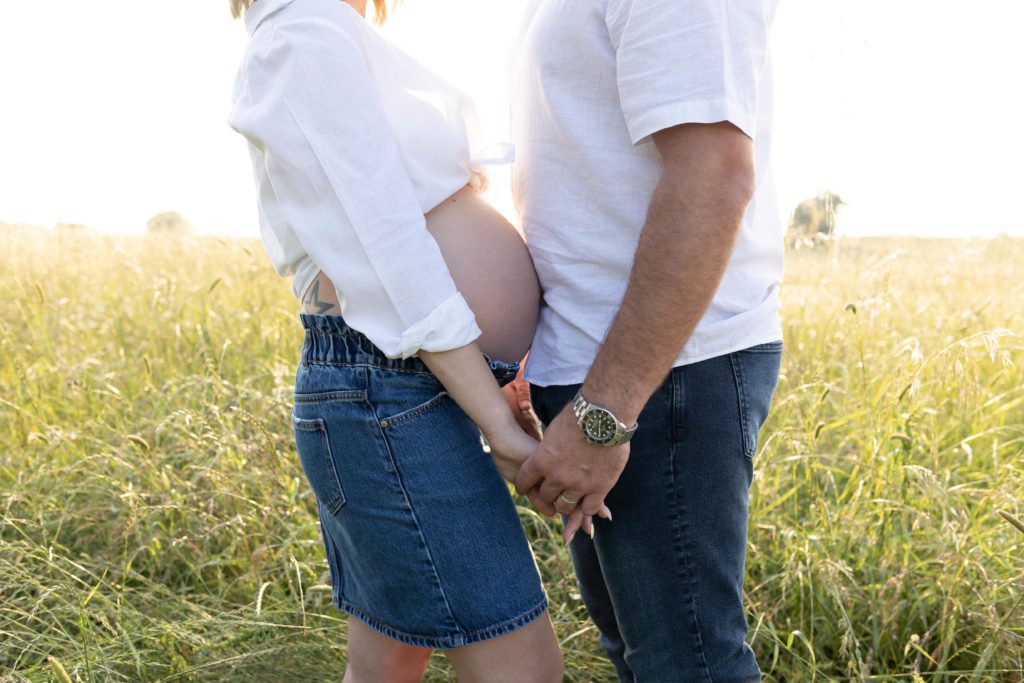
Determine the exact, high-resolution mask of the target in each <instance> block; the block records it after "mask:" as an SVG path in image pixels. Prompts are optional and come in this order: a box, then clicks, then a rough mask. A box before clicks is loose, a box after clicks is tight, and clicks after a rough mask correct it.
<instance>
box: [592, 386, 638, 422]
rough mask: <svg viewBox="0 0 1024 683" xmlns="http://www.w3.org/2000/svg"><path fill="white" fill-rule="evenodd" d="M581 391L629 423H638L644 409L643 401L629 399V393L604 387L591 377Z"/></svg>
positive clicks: (593, 401) (595, 402)
mask: <svg viewBox="0 0 1024 683" xmlns="http://www.w3.org/2000/svg"><path fill="white" fill-rule="evenodd" d="M580 393H581V394H583V397H584V398H585V399H586V400H587V401H588V402H589V403H594V404H597V405H599V406H601V407H602V408H606V409H607V410H609V411H611V412H612V413H614V414H615V417H617V418H618V419H619V420H621V421H622V422H624V423H626V424H627V425H633V424H636V422H637V419H638V418H639V417H640V412H641V411H642V410H643V403H640V402H637V401H631V400H629V397H628V394H627V393H626V392H623V391H621V390H619V391H616V390H614V389H612V388H610V387H607V388H606V387H603V386H602V385H601V384H600V383H598V382H592V381H591V380H590V379H589V378H588V379H587V381H585V382H584V383H583V386H582V387H581V388H580Z"/></svg>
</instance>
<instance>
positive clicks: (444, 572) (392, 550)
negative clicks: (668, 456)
mask: <svg viewBox="0 0 1024 683" xmlns="http://www.w3.org/2000/svg"><path fill="white" fill-rule="evenodd" d="M384 2H385V0H373V5H372V6H371V9H372V10H373V11H374V13H375V15H376V18H377V20H378V22H379V21H381V20H383V17H384V14H385V6H384ZM366 4H367V3H366V0H345V1H343V0H232V9H233V11H234V13H235V16H240V15H242V14H243V13H244V20H245V24H246V28H247V30H248V32H249V34H250V41H249V45H248V48H247V50H246V52H245V55H244V58H243V62H242V65H241V67H240V69H239V72H238V77H237V80H236V84H235V92H234V106H233V109H232V112H231V116H230V124H231V126H232V127H233V128H234V129H235V130H236V131H238V132H239V133H241V134H242V135H243V136H244V137H245V138H246V139H247V140H248V142H249V149H250V153H251V156H252V162H253V166H254V171H255V180H256V186H257V197H258V204H259V215H260V225H261V231H262V238H263V242H264V244H265V246H266V249H267V253H268V255H269V256H270V259H271V261H272V263H273V265H274V267H275V269H276V270H277V272H278V273H279V274H281V275H293V276H294V280H293V285H292V288H293V292H294V293H295V295H296V297H297V298H298V299H299V300H300V301H301V302H302V311H301V312H300V313H299V318H300V320H301V323H302V326H303V328H304V332H305V339H304V343H303V345H302V351H301V358H300V359H299V365H298V369H297V371H296V385H295V407H294V411H293V414H292V422H293V425H294V428H295V439H296V449H297V451H298V455H299V459H300V461H301V463H302V468H303V471H304V472H305V475H306V478H307V479H308V481H309V483H310V486H311V488H312V490H313V493H314V494H315V497H316V500H317V506H318V510H319V516H320V529H321V532H322V534H323V540H324V546H325V548H326V551H327V560H328V564H329V567H330V573H331V582H332V586H333V594H332V598H333V602H334V604H335V605H337V606H338V607H339V608H340V609H342V610H344V611H346V612H348V613H349V614H350V615H352V616H354V617H356V618H355V619H349V629H348V667H347V670H346V673H345V679H344V680H345V681H349V682H350V683H355V682H363V681H388V682H395V681H416V680H419V679H420V678H421V677H422V675H423V671H424V668H425V666H426V662H427V658H428V657H429V655H430V652H431V650H432V649H434V648H439V649H443V650H444V651H445V654H446V655H447V656H448V658H449V661H450V662H451V664H452V666H453V668H454V669H455V671H456V674H457V675H458V677H459V679H460V680H462V681H489V682H495V681H516V682H522V681H560V680H561V679H562V658H561V654H560V652H559V649H558V645H557V642H556V640H555V634H554V631H553V629H552V626H551V621H550V618H549V617H548V615H547V611H546V610H547V603H546V598H545V595H544V592H543V589H542V587H541V583H540V577H539V575H538V572H537V567H536V564H535V562H534V560H533V556H532V554H531V552H530V548H529V545H528V543H527V540H526V537H525V535H524V533H523V530H522V528H521V526H520V524H519V520H518V516H517V514H516V510H515V506H514V503H513V501H512V499H511V497H510V496H509V493H508V489H507V486H506V484H505V482H504V480H503V479H502V477H503V476H504V477H505V479H512V478H514V476H515V474H516V472H517V470H518V466H519V464H520V463H521V462H522V461H523V460H525V459H526V457H528V456H529V455H530V453H532V451H533V450H534V448H535V447H536V443H537V442H536V441H535V440H534V438H533V437H532V436H531V435H529V434H527V432H526V431H524V430H523V428H522V427H520V424H519V422H517V419H518V420H520V421H522V416H521V415H519V416H517V415H516V414H514V411H513V408H512V407H511V406H510V403H509V402H507V401H506V399H505V397H503V396H502V393H501V390H500V389H499V384H506V383H508V382H509V381H511V380H512V379H513V378H514V377H515V375H516V372H517V370H518V367H519V362H520V360H521V359H522V357H523V356H524V354H525V353H526V350H527V348H528V345H529V343H530V340H531V338H532V336H533V332H534V327H535V325H536V320H537V311H538V304H539V298H540V295H539V289H538V284H537V278H536V274H535V273H534V271H533V266H532V264H531V262H530V258H529V255H528V253H527V250H526V248H525V245H524V243H523V241H522V238H521V237H520V235H519V233H518V232H516V230H515V229H514V228H513V227H512V226H511V225H510V224H509V223H508V222H507V221H506V220H504V219H503V218H502V217H501V215H500V214H499V213H497V212H496V211H495V210H494V209H493V208H492V207H491V206H490V205H488V204H487V203H486V202H485V201H484V200H483V199H482V198H481V196H480V195H479V194H478V192H477V191H476V189H477V188H479V187H480V185H481V184H482V181H483V179H484V178H483V177H482V175H480V174H479V173H478V171H479V169H480V167H478V166H477V165H476V164H475V163H474V160H473V159H471V157H470V149H471V146H470V145H471V140H470V138H471V135H470V133H471V131H472V129H473V121H474V116H475V114H474V112H473V109H472V103H471V102H469V101H468V100H467V98H466V97H465V96H464V95H463V94H462V93H461V92H459V91H458V90H456V89H455V88H453V87H452V86H450V85H448V84H447V83H446V82H444V81H443V80H441V79H440V78H438V77H437V76H436V75H434V74H433V73H431V72H430V71H428V70H427V69H425V68H424V67H423V66H422V65H420V64H418V63H417V62H416V61H415V60H413V59H412V58H410V57H409V56H407V55H406V54H404V53H403V52H401V51H400V50H399V49H397V48H396V47H395V46H394V45H392V44H391V43H389V42H388V41H386V40H385V39H384V38H383V36H381V35H380V34H379V33H378V32H377V30H376V29H375V28H374V27H373V26H371V25H370V24H369V23H368V22H367V21H366V19H365V18H364V15H365V13H366V10H367V7H366ZM342 313H343V314H344V317H342ZM496 380H497V381H496ZM481 432H482V433H483V434H484V436H485V437H486V438H487V441H488V443H489V445H490V448H491V457H490V458H489V457H488V456H487V454H486V453H485V452H484V450H483V448H482V446H481V441H480V433H481ZM603 513H604V511H603ZM584 522H586V523H587V527H589V522H590V520H584V519H583V518H582V517H581V516H579V515H577V516H576V517H573V518H571V519H570V520H569V523H568V525H567V529H566V531H567V533H569V534H571V533H572V532H573V531H574V529H575V528H577V527H578V526H579V525H581V524H583V523H584Z"/></svg>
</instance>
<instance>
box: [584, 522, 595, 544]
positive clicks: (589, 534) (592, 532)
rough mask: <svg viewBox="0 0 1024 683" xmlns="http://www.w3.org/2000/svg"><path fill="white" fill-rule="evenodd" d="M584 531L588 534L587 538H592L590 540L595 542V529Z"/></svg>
mask: <svg viewBox="0 0 1024 683" xmlns="http://www.w3.org/2000/svg"><path fill="white" fill-rule="evenodd" d="M584 531H586V532H587V536H590V540H591V541H593V540H594V527H593V526H591V527H590V529H589V530H588V529H584Z"/></svg>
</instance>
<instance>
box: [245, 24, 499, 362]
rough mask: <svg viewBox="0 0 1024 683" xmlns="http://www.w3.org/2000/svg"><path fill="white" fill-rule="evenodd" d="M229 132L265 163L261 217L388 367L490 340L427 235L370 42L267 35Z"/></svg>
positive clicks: (318, 33)
mask: <svg viewBox="0 0 1024 683" xmlns="http://www.w3.org/2000/svg"><path fill="white" fill-rule="evenodd" d="M266 28H267V29H268V30H271V31H272V33H270V34H269V35H265V36H262V40H260V41H259V42H258V44H256V43H254V44H253V45H251V46H250V53H249V54H248V55H247V57H246V60H245V62H244V71H243V77H244V84H243V87H242V89H241V94H240V95H239V100H238V101H236V105H235V108H234V110H233V114H232V117H231V119H230V125H231V126H232V127H233V128H234V129H235V130H237V131H238V132H240V133H241V134H242V135H244V136H245V138H246V139H247V140H248V141H249V144H250V145H252V146H253V147H254V148H255V149H256V150H258V151H259V152H260V154H258V155H254V156H257V157H260V158H261V159H262V163H265V164H266V169H265V172H266V177H267V178H268V179H269V185H270V191H271V192H272V194H273V201H263V200H262V199H261V211H263V213H264V214H265V219H266V220H267V221H269V222H270V223H271V224H272V225H273V226H274V231H275V232H284V233H289V232H290V233H293V234H294V236H295V238H296V239H297V240H298V241H299V243H300V244H301V246H302V249H303V250H304V251H305V252H306V254H308V255H309V257H310V258H311V259H312V260H313V261H314V262H315V263H316V264H317V266H319V268H320V269H321V270H323V271H324V273H326V275H327V276H328V277H329V278H330V279H331V281H332V282H333V283H334V286H335V288H336V290H337V292H338V295H339V298H340V299H341V304H342V310H343V313H344V316H345V320H346V322H347V323H348V324H349V325H351V326H352V327H353V328H355V329H357V330H359V331H360V332H362V333H363V334H365V335H366V336H367V338H369V339H370V341H372V342H373V343H374V344H375V345H376V346H377V347H378V348H380V349H381V350H382V351H383V352H384V353H385V354H386V355H387V356H388V357H391V358H405V357H408V356H411V355H414V354H416V352H418V351H421V350H425V351H447V350H450V349H454V348H458V347H460V346H464V345H466V344H468V343H470V342H471V341H473V340H474V339H476V338H477V337H478V336H479V335H480V329H479V328H478V327H477V325H476V320H475V317H474V315H473V312H472V311H471V310H470V308H469V306H468V305H467V303H466V301H465V299H463V297H462V295H461V294H460V293H459V292H458V290H457V288H456V286H455V283H454V281H453V280H452V277H451V274H450V273H449V271H448V267H447V265H446V263H445V261H444V258H443V256H442V254H441V250H440V248H439V247H438V245H437V242H436V241H435V240H434V238H433V237H432V236H431V235H430V233H429V232H428V231H427V228H426V222H425V220H424V216H423V211H422V207H421V206H420V205H419V203H418V201H417V199H416V195H415V193H414V189H413V186H412V182H411V181H410V179H409V177H408V175H407V173H406V170H405V166H404V164H403V161H402V158H401V154H400V151H399V148H398V143H397V140H396V139H395V136H394V134H393V132H392V130H391V128H390V124H389V122H388V120H387V118H386V116H385V114H384V112H383V110H382V107H381V105H380V100H379V99H378V96H377V91H376V86H375V84H374V82H373V78H372V76H371V74H370V71H369V67H368V66H367V63H366V59H365V56H364V53H363V51H362V49H361V48H360V46H359V44H358V42H357V41H358V40H359V37H358V35H354V34H353V33H352V32H349V31H346V30H344V28H343V27H341V26H338V25H336V24H333V23H331V22H329V21H325V20H323V19H316V18H310V19H302V20H296V21H290V22H287V23H281V24H275V25H273V26H267V27H266Z"/></svg>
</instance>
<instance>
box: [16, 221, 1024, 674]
mask: <svg viewBox="0 0 1024 683" xmlns="http://www.w3.org/2000/svg"><path fill="white" fill-rule="evenodd" d="M783 298H784V307H785V308H784V325H785V336H786V345H787V349H786V352H785V358H784V364H783V374H782V378H781V380H780V383H779V387H778V390H777V392H776V396H775V402H774V411H773V413H772V415H771V417H770V418H769V421H768V423H767V424H766V425H765V428H764V431H763V432H762V434H761V443H760V446H759V450H758V452H757V454H756V456H755V458H756V459H755V465H756V478H755V482H754V485H753V489H752V513H751V521H750V536H749V547H748V565H747V567H748V578H747V584H746V589H747V599H748V606H749V623H750V633H749V638H750V641H751V643H752V645H753V647H754V649H755V651H756V652H757V654H758V658H759V661H760V664H761V667H762V669H763V670H764V672H765V675H766V681H832V680H872V681H915V682H918V681H928V682H936V683H937V682H939V681H950V682H952V681H971V682H980V681H1024V630H1022V628H1024V605H1022V604H1021V602H1022V600H1024V525H1021V523H1020V522H1019V521H1017V520H1022V519H1024V462H1022V454H1024V370H1022V369H1021V368H1022V366H1024V241H1021V240H1012V239H1008V238H1003V239H998V240H994V241H980V240H979V241H927V240H910V239H908V240H898V239H886V240H846V241H843V242H842V243H841V244H839V245H838V247H837V248H836V249H833V251H832V253H830V252H828V251H826V250H820V251H801V252H793V253H791V254H790V255H789V258H788V263H787V281H786V284H785V286H784V289H783ZM295 311H296V304H295V301H294V300H293V298H292V295H291V293H290V291H289V289H288V285H287V282H286V281H285V280H283V279H281V278H278V277H277V275H276V274H275V273H274V272H273V271H272V270H271V268H270V266H269V263H268V261H267V258H266V256H265V255H264V252H263V250H262V246H261V245H260V244H259V242H257V241H230V240H219V239H216V238H199V237H196V238H189V239H183V240H178V239H175V238H169V237H163V238H153V237H115V236H104V235H92V234H88V233H81V234H78V233H74V232H65V233H59V232H58V233H48V232H41V233H40V232H26V231H21V230H16V229H4V230H0V681H4V682H7V681H24V680H29V681H64V680H72V681H90V682H91V681H318V682H319V681H324V680H340V677H341V672H342V670H343V653H344V634H345V628H344V619H343V618H342V615H341V614H340V613H339V612H338V611H336V610H335V609H334V608H333V607H331V606H330V605H329V602H328V600H329V596H330V593H329V587H328V581H329V578H328V574H327V565H326V562H325V559H324V550H323V547H322V545H321V541H320V536H319V528H318V526H317V522H316V517H315V506H314V501H313V498H312V495H311V493H310V491H309V489H308V485H307V484H306V482H305V480H304V479H303V477H302V472H301V469H300V467H299V464H298V461H297V458H296V456H295V453H294V450H293V437H292V432H291V426H290V422H289V417H288V416H289V411H290V408H291V392H292V382H293V377H294V364H295V361H296V358H297V353H298V350H299V346H300V344H301V340H302V336H301V333H300V328H299V326H298V322H297V318H296V315H295ZM522 520H523V523H524V525H525V527H526V529H527V531H528V533H529V535H530V537H531V539H532V541H533V547H534V550H535V552H536V555H537V560H538V563H539V565H540V568H541V571H542V573H543V575H544V579H545V582H546V586H547V588H548V591H549V595H550V598H551V604H552V617H553V619H554V621H555V625H556V628H557V630H558V634H559V636H560V638H561V639H562V642H563V649H564V651H565V653H566V663H567V671H568V674H567V680H571V681H607V680H612V670H611V668H610V666H609V665H608V664H607V663H606V661H605V659H604V657H603V655H602V652H601V651H600V647H599V646H598V642H597V634H596V633H595V631H594V629H593V627H591V626H590V625H589V623H588V621H587V619H586V615H585V612H584V610H583V607H582V605H581V603H580V601H579V597H578V595H577V594H576V592H575V585H574V581H573V578H572V573H571V568H570V566H569V562H568V559H567V555H566V552H565V550H564V548H563V546H562V544H561V543H560V541H559V533H558V529H557V528H556V527H555V526H554V524H553V523H552V522H551V521H549V520H546V519H544V518H540V517H538V516H537V515H536V514H534V513H533V512H531V511H530V510H529V509H528V508H526V507H523V508H522ZM51 657H52V658H53V659H52V660H50V659H49V658H51ZM61 666H62V667H63V670H66V672H67V676H68V677H69V678H62V677H61V676H62V674H61V673H60V672H59V669H60V668H61ZM449 678H450V673H449V670H448V669H447V667H446V665H445V663H444V660H443V658H441V657H440V656H435V657H434V659H433V660H432V661H431V665H430V669H429V673H428V676H427V680H431V681H443V680H448V679H449Z"/></svg>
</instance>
